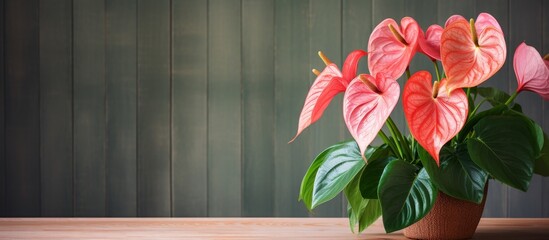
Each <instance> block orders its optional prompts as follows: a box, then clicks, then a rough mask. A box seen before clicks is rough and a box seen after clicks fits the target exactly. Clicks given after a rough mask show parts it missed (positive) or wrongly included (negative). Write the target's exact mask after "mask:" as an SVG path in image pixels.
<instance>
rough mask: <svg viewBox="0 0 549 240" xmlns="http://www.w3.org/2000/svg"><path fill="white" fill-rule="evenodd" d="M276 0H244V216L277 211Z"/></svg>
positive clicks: (271, 213)
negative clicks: (275, 155)
mask: <svg viewBox="0 0 549 240" xmlns="http://www.w3.org/2000/svg"><path fill="white" fill-rule="evenodd" d="M273 32H274V1H273V0H261V1H257V0H244V1H243V2H242V46H243V48H242V89H243V90H242V91H243V92H242V94H243V95H242V111H243V114H242V126H243V129H242V132H243V136H242V137H243V143H242V144H243V146H242V147H243V152H242V156H243V162H242V169H243V183H242V184H243V189H242V191H243V192H242V194H243V203H242V215H243V216H264V217H265V216H272V215H273V210H274V202H273V200H274V179H273V177H274V152H273V134H274V132H273V120H274V79H273V73H274V51H273V48H274V38H273V37H274V36H273Z"/></svg>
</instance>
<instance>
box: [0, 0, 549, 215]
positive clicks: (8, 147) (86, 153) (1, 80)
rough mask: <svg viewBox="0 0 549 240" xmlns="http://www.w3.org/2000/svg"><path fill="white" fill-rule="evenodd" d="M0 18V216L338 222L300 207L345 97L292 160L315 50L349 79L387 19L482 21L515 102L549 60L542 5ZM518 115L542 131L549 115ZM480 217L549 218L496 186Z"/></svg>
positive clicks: (33, 12)
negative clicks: (348, 66)
mask: <svg viewBox="0 0 549 240" xmlns="http://www.w3.org/2000/svg"><path fill="white" fill-rule="evenodd" d="M0 12H1V13H2V14H1V16H2V17H0V21H1V22H0V28H1V29H0V34H2V35H1V36H0V93H1V97H0V136H2V137H0V216H277V217H282V216H345V215H346V206H345V205H346V203H345V202H344V199H343V198H342V197H341V196H339V197H337V198H336V199H334V200H333V201H331V202H329V203H327V204H325V205H324V206H322V207H319V208H318V209H317V210H315V211H314V212H312V213H308V212H307V211H306V209H305V207H304V206H303V205H302V204H301V203H299V202H298V201H297V197H298V189H299V184H300V182H301V178H302V176H303V175H304V173H305V170H306V168H307V167H308V165H309V164H310V163H311V161H312V159H313V158H314V156H316V154H318V153H319V152H320V151H321V150H322V149H324V148H326V147H327V146H329V145H331V144H334V143H336V142H339V141H341V140H344V139H348V138H349V134H348V133H347V130H346V128H345V124H344V123H343V121H342V117H341V116H342V114H341V107H340V105H341V103H342V99H341V96H339V97H337V98H336V99H335V101H334V103H332V105H331V106H330V107H329V108H328V109H327V111H326V113H325V116H324V117H323V118H322V119H321V120H320V121H319V122H318V123H317V124H315V125H314V126H312V127H310V128H309V129H308V130H307V131H305V132H304V133H303V134H302V135H301V136H300V137H299V138H298V139H297V140H296V141H295V142H294V143H292V144H287V142H288V140H290V139H291V138H292V137H293V135H294V134H295V131H296V128H297V120H298V116H299V112H300V110H301V107H302V104H303V101H304V98H305V96H306V93H307V90H308V87H309V86H310V84H311V83H312V81H313V80H314V76H313V74H312V73H311V72H310V69H311V68H318V69H321V68H322V67H323V63H322V61H321V60H320V59H319V58H318V57H316V52H317V51H318V50H322V51H324V52H325V53H326V55H327V56H328V57H329V58H331V59H332V60H333V61H334V62H336V63H338V64H340V63H341V61H342V60H343V59H344V57H345V55H346V54H347V53H349V52H350V51H351V50H353V49H357V48H362V49H365V48H366V44H367V40H368V37H369V34H370V32H371V30H372V29H373V27H374V26H375V25H376V24H377V23H378V22H380V21H381V20H382V19H384V18H388V17H392V18H397V19H399V18H401V17H403V16H412V17H414V18H415V19H416V20H417V21H418V22H419V23H420V24H421V25H422V27H424V28H426V27H427V26H428V25H429V24H431V23H439V24H443V23H444V21H445V19H446V18H447V17H449V16H450V15H452V14H462V15H464V16H465V17H466V18H470V17H476V15H477V14H478V13H479V12H489V13H491V14H493V15H494V16H495V17H496V18H497V19H498V20H499V22H500V24H501V25H502V27H503V29H504V31H505V33H506V41H507V45H508V47H509V51H508V52H509V56H508V58H507V59H508V61H507V65H506V66H505V67H504V68H503V69H502V70H501V71H500V72H499V73H498V74H497V75H496V77H495V78H494V79H493V80H491V81H489V82H488V83H487V85H490V86H497V87H499V88H501V89H504V90H508V91H514V90H515V87H516V82H515V77H514V73H513V69H512V67H511V66H512V65H511V64H512V61H511V59H512V55H511V54H512V53H513V52H514V49H515V47H516V46H517V45H518V44H519V43H521V42H522V41H526V42H527V43H528V44H529V45H532V46H534V47H536V48H537V49H538V50H540V51H542V52H543V53H547V52H549V25H548V24H549V2H548V1H542V0H530V1H519V0H483V1H472V0H459V1H436V0H421V1H406V0H299V1H297V0H209V1H206V0H188V1H184V0H104V1H96V0H78V1H76V0H48V1H38V0H0ZM361 64H362V65H361V67H360V69H361V70H362V71H363V72H364V71H366V69H367V68H366V63H361ZM411 69H412V71H416V70H419V69H429V70H431V64H430V63H429V62H428V60H427V59H426V58H425V57H423V56H418V57H417V58H416V60H415V61H414V62H413V63H412V66H411ZM401 83H402V81H401ZM518 101H519V102H520V103H521V104H522V106H523V107H524V111H525V112H526V113H527V114H528V115H530V116H532V117H533V118H534V119H535V120H536V121H537V122H538V123H540V124H542V125H543V127H544V129H545V130H546V131H549V102H543V101H542V100H541V98H540V97H538V96H536V95H535V94H530V93H525V94H522V95H521V96H520V97H519V99H518ZM401 108H402V107H401V105H400V104H399V105H398V106H397V110H396V111H395V112H394V113H393V115H392V116H393V119H395V120H396V121H397V124H398V125H399V126H400V127H401V128H405V127H406V124H405V122H404V117H403V114H402V111H401ZM485 216H490V217H549V179H543V178H541V177H538V176H536V177H534V179H533V181H532V184H531V185H530V189H529V191H528V192H527V193H522V192H519V191H516V190H514V189H510V188H508V187H505V186H502V185H500V184H498V183H497V182H491V183H490V188H489V197H488V203H487V206H486V210H485Z"/></svg>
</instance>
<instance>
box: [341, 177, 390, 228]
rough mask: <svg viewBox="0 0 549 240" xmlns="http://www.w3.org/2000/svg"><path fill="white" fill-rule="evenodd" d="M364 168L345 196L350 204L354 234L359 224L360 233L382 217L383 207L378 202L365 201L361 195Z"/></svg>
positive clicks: (346, 190)
mask: <svg viewBox="0 0 549 240" xmlns="http://www.w3.org/2000/svg"><path fill="white" fill-rule="evenodd" d="M362 174H364V168H363V169H362V170H361V171H360V173H358V174H357V175H356V176H355V178H353V180H352V181H351V182H350V183H349V184H348V185H347V187H345V191H344V192H345V196H346V197H347V201H348V202H349V206H348V211H349V224H350V227H351V231H353V232H354V230H355V227H356V225H357V223H358V231H359V232H362V231H363V230H364V229H365V228H366V227H368V226H370V225H371V224H372V223H374V222H375V221H376V220H377V219H378V218H379V217H380V216H381V205H380V203H379V201H378V200H373V199H364V198H362V196H361V194H360V189H359V183H360V179H361V175H362Z"/></svg>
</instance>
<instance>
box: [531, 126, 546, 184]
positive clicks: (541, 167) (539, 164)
mask: <svg viewBox="0 0 549 240" xmlns="http://www.w3.org/2000/svg"><path fill="white" fill-rule="evenodd" d="M536 136H537V138H536V139H537V142H538V146H539V147H540V149H541V151H540V155H539V156H538V158H537V159H536V163H535V165H534V173H537V174H539V175H542V176H545V177H548V176H549V138H548V137H547V134H545V133H544V132H543V129H542V128H541V127H540V126H539V125H537V124H536Z"/></svg>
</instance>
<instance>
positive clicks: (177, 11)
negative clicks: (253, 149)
mask: <svg viewBox="0 0 549 240" xmlns="http://www.w3.org/2000/svg"><path fill="white" fill-rule="evenodd" d="M172 16H173V19H172V24H173V49H172V54H173V86H172V94H173V103H172V104H173V116H172V119H173V129H172V141H173V149H172V154H173V156H172V158H173V170H172V172H173V214H174V216H193V217H205V216H207V214H208V148H207V144H208V138H207V137H208V108H207V107H208V105H207V104H208V5H207V1H202V0H193V1H174V2H173V9H172Z"/></svg>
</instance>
